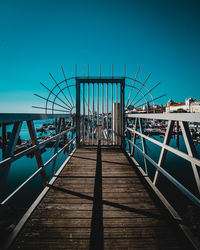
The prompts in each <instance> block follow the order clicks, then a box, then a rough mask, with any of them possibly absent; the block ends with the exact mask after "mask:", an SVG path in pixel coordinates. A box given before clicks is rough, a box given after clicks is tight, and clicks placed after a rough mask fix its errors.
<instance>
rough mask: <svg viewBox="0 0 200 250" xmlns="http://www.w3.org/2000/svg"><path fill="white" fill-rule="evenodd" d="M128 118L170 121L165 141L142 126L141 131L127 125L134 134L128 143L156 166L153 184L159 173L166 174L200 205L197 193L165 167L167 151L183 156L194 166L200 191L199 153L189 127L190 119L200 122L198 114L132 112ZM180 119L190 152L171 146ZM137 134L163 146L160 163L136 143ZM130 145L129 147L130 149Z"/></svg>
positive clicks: (196, 182) (143, 138)
mask: <svg viewBox="0 0 200 250" xmlns="http://www.w3.org/2000/svg"><path fill="white" fill-rule="evenodd" d="M126 118H127V119H129V118H131V119H133V118H134V119H135V120H136V123H137V121H138V120H139V123H140V124H141V120H142V119H145V120H146V119H152V120H153V119H158V120H165V121H166V120H167V121H168V127H167V131H166V133H165V138H164V142H163V143H162V142H159V141H157V140H155V139H153V138H151V137H149V136H147V135H145V134H144V131H143V129H141V126H140V131H137V127H136V128H135V129H132V128H129V127H126V130H128V131H130V132H131V133H132V134H133V141H131V139H130V138H127V142H128V144H131V145H132V146H133V148H135V149H136V150H137V151H138V152H140V153H141V154H143V156H144V159H145V161H146V160H147V161H149V162H150V163H151V164H152V165H153V166H154V167H155V168H156V172H155V176H154V179H153V181H152V185H154V186H155V185H156V184H157V178H158V175H159V174H162V175H164V176H165V177H166V178H167V179H168V180H169V181H170V182H172V183H173V184H174V185H175V186H176V187H177V188H178V189H179V190H180V191H181V192H182V193H183V194H185V195H186V196H187V197H188V198H189V199H190V200H191V201H192V202H193V203H194V204H195V205H196V206H198V207H200V199H199V197H197V196H196V195H194V194H193V193H192V192H191V191H189V190H188V189H187V188H186V187H184V186H183V185H182V184H181V183H180V182H179V181H178V180H176V179H175V178H174V177H173V176H172V175H170V174H169V173H168V172H167V171H166V170H165V169H163V165H164V161H165V158H166V154H167V151H169V152H172V153H173V154H175V155H177V156H179V157H182V158H183V159H185V160H187V161H189V162H190V163H191V166H192V171H193V174H194V177H195V184H196V186H197V189H198V192H199V193H200V178H199V174H198V170H197V167H200V159H198V155H197V152H196V149H195V147H194V144H193V142H192V138H191V134H190V131H189V127H188V121H193V122H200V118H199V115H198V114H143V115H141V114H131V115H126ZM177 120H178V121H179V125H180V127H181V131H182V134H183V139H184V142H185V145H186V148H187V151H188V154H186V153H184V152H182V151H180V150H178V149H175V148H173V147H171V146H169V142H170V138H171V135H172V131H173V127H174V124H175V121H177ZM136 135H137V136H139V137H140V138H141V140H142V141H143V142H144V140H148V141H151V142H152V143H154V144H156V145H158V146H160V147H161V153H160V157H159V160H158V163H156V162H155V161H153V160H152V159H151V158H150V157H149V156H148V155H147V152H146V149H145V148H146V146H145V145H144V144H143V150H141V149H140V148H139V147H138V146H137V145H136V139H135V138H136ZM130 148H131V147H130V145H129V149H130ZM128 153H130V155H132V156H133V154H134V150H132V152H130V151H129V152H128ZM145 174H146V175H147V176H148V172H147V169H146V167H145Z"/></svg>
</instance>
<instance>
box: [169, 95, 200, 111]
mask: <svg viewBox="0 0 200 250" xmlns="http://www.w3.org/2000/svg"><path fill="white" fill-rule="evenodd" d="M165 111H166V112H167V113H173V112H190V113H200V101H196V100H194V99H192V98H191V97H190V98H188V99H185V102H179V103H175V102H174V101H173V100H169V101H168V102H167V104H166V105H165Z"/></svg>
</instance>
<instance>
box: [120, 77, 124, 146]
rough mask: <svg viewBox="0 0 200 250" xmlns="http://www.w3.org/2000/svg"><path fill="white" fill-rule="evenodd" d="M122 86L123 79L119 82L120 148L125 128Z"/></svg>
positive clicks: (122, 143) (122, 144)
mask: <svg viewBox="0 0 200 250" xmlns="http://www.w3.org/2000/svg"><path fill="white" fill-rule="evenodd" d="M124 86H125V79H124V80H123V81H122V82H121V85H120V87H121V89H120V113H121V119H120V121H121V126H120V128H121V131H120V133H121V134H120V138H121V146H122V148H124V147H125V141H124V128H125V118H124Z"/></svg>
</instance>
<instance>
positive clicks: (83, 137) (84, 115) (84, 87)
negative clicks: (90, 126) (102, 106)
mask: <svg viewBox="0 0 200 250" xmlns="http://www.w3.org/2000/svg"><path fill="white" fill-rule="evenodd" d="M82 84H83V144H85V83H82Z"/></svg>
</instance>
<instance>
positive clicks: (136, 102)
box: [133, 82, 160, 106]
mask: <svg viewBox="0 0 200 250" xmlns="http://www.w3.org/2000/svg"><path fill="white" fill-rule="evenodd" d="M159 84H160V82H159V83H157V84H156V85H155V86H154V87H153V88H152V89H150V90H149V91H148V92H147V93H146V94H145V96H146V95H147V94H149V93H150V92H151V91H152V90H153V89H155V88H156V87H157V86H158V85H159ZM142 99H143V97H141V98H140V99H139V100H138V101H137V102H135V103H134V104H133V106H135V105H136V104H137V103H138V102H139V101H141V100H142Z"/></svg>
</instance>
